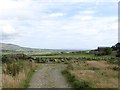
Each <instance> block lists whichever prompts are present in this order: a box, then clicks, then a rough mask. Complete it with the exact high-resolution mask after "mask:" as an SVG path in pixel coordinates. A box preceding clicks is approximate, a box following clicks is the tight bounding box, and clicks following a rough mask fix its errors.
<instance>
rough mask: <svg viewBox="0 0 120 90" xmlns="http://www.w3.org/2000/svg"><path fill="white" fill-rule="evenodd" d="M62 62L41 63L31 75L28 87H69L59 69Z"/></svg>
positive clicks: (61, 68) (62, 66) (61, 66)
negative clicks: (40, 66)
mask: <svg viewBox="0 0 120 90" xmlns="http://www.w3.org/2000/svg"><path fill="white" fill-rule="evenodd" d="M65 68H66V65H64V64H42V68H39V69H38V70H37V71H36V73H35V74H34V75H33V77H32V80H31V82H30V87H29V88H70V85H68V83H67V82H66V80H65V78H64V76H63V75H62V74H61V71H62V70H63V69H65Z"/></svg>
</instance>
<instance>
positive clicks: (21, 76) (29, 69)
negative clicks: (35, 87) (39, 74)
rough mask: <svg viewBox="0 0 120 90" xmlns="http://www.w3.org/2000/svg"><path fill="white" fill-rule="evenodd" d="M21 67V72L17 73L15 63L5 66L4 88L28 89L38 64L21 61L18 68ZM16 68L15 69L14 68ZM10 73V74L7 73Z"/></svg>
mask: <svg viewBox="0 0 120 90" xmlns="http://www.w3.org/2000/svg"><path fill="white" fill-rule="evenodd" d="M18 65H20V66H19V67H20V68H21V69H20V68H19V69H20V70H19V72H17V73H16V71H17V69H18V67H17V68H15V65H14V62H13V63H12V64H11V65H10V64H3V72H4V73H3V75H2V76H3V78H2V80H3V82H2V85H3V88H27V87H28V82H29V80H30V77H31V74H33V72H34V71H35V69H36V68H37V64H36V63H32V62H29V61H21V62H17V63H16V66H18ZM13 66H14V67H13ZM8 67H9V69H10V70H11V71H10V70H9V69H8ZM8 71H9V73H7V72H8Z"/></svg>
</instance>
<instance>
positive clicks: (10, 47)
mask: <svg viewBox="0 0 120 90" xmlns="http://www.w3.org/2000/svg"><path fill="white" fill-rule="evenodd" d="M0 47H1V48H0V50H1V51H2V52H3V54H4V53H6V54H9V53H11V54H12V53H21V52H22V53H25V54H50V53H59V52H68V51H69V52H70V51H73V50H61V49H38V48H28V47H22V46H19V45H15V44H8V43H0Z"/></svg>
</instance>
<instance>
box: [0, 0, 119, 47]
mask: <svg viewBox="0 0 120 90" xmlns="http://www.w3.org/2000/svg"><path fill="white" fill-rule="evenodd" d="M0 33H1V42H4V43H13V44H17V45H21V46H26V47H33V48H49V49H95V48H97V47H98V46H111V45H114V44H116V43H117V42H118V0H108V1H107V0H106V1H105V0H91V1H90V0H61V1H59V2H58V0H0Z"/></svg>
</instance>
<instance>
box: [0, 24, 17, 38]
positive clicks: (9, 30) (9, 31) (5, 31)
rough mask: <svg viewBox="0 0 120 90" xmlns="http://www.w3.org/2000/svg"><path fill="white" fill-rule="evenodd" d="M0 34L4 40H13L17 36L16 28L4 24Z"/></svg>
mask: <svg viewBox="0 0 120 90" xmlns="http://www.w3.org/2000/svg"><path fill="white" fill-rule="evenodd" d="M0 32H1V34H2V35H1V38H2V39H3V40H6V39H9V38H12V37H14V36H16V34H17V32H16V30H15V28H14V27H13V26H12V25H10V24H2V25H0Z"/></svg>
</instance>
